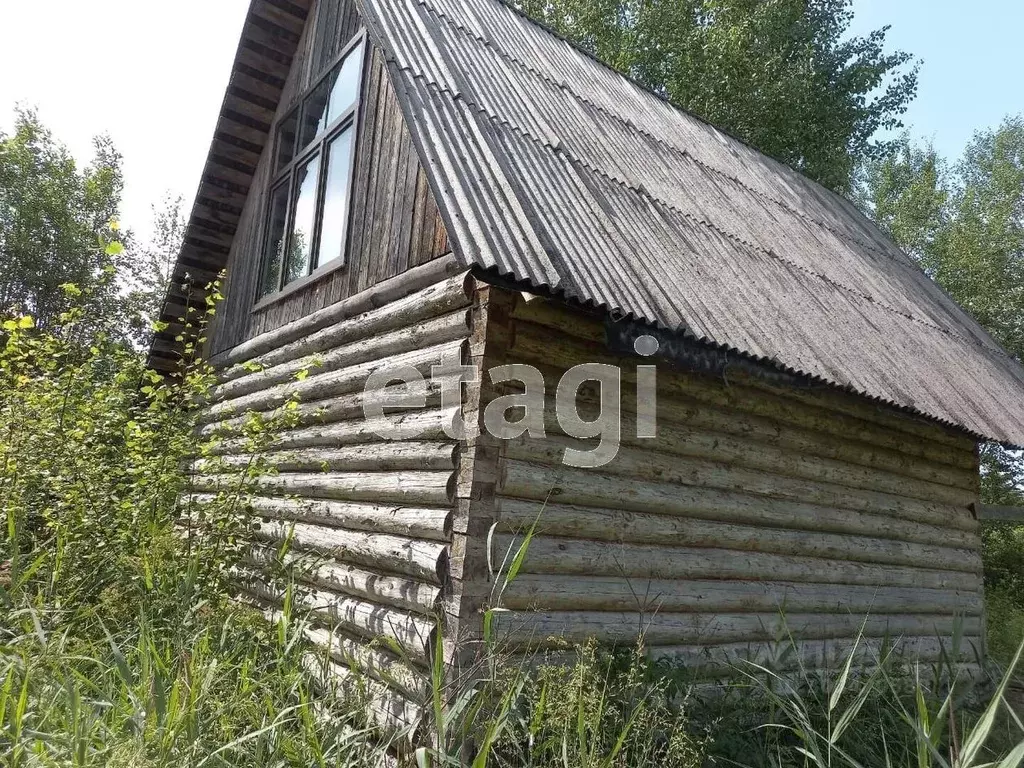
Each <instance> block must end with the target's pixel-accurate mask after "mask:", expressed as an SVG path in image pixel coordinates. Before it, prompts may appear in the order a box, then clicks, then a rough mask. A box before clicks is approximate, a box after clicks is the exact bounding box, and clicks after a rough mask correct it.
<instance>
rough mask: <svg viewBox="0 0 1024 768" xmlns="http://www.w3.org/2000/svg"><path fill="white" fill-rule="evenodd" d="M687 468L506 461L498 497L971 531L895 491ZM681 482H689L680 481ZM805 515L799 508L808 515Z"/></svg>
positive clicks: (947, 513)
mask: <svg viewBox="0 0 1024 768" xmlns="http://www.w3.org/2000/svg"><path fill="white" fill-rule="evenodd" d="M685 469H686V465H685V464H682V463H681V465H680V467H679V468H678V470H677V472H676V473H675V477H672V478H670V479H674V480H677V481H679V482H653V481H649V480H643V479H640V480H633V479H632V478H627V477H618V476H615V475H607V474H600V473H598V472H596V471H594V470H576V469H572V468H570V467H557V468H556V467H546V466H542V465H539V464H527V463H525V462H522V461H515V460H511V459H510V460H508V461H506V462H505V463H504V466H503V473H502V482H501V486H500V491H499V492H500V493H501V494H502V495H505V496H511V497H515V498H522V499H535V500H538V501H544V500H546V499H550V500H555V501H557V502H558V503H564V504H573V505H578V506H591V507H619V508H622V509H630V510H633V511H637V512H652V511H653V512H659V513H662V514H678V515H691V516H705V517H710V516H713V515H714V516H717V515H718V514H720V513H718V512H716V511H715V510H724V509H726V508H731V509H734V510H737V511H740V510H745V512H746V515H747V516H748V519H750V516H752V515H758V514H760V513H761V512H765V513H767V514H771V513H772V511H773V510H778V509H780V508H781V507H782V506H783V504H782V502H785V503H786V504H812V505H816V506H819V507H831V508H839V509H847V510H852V511H856V512H868V513H874V514H879V515H885V514H891V515H894V516H897V517H900V518H903V519H905V520H912V521H914V522H919V523H924V524H926V525H937V526H947V527H950V528H954V527H955V528H960V529H961V530H968V531H971V530H973V529H974V526H975V523H974V521H973V520H972V519H970V516H967V517H968V519H967V520H964V519H963V518H964V516H963V515H960V514H958V512H959V508H958V507H955V506H946V505H941V504H936V503H932V502H922V501H917V500H915V499H905V498H903V497H901V496H896V495H894V494H882V493H877V492H873V491H857V490H853V489H846V488H842V487H839V486H829V485H826V484H824V483H810V482H795V481H791V480H787V479H785V478H776V477H773V476H772V475H767V474H761V475H757V474H754V473H750V472H742V471H740V470H729V469H726V468H721V469H719V468H715V467H711V468H710V471H708V472H700V471H699V470H698V471H697V472H694V473H693V474H691V475H689V476H684V473H685ZM670 471H671V470H670ZM683 480H685V481H686V482H687V484H686V485H684V484H682V482H681V481H683ZM702 510H703V511H702ZM809 511H810V510H807V509H804V510H801V512H803V513H805V514H806V513H807V512H809ZM779 514H780V515H782V514H785V513H784V512H779Z"/></svg>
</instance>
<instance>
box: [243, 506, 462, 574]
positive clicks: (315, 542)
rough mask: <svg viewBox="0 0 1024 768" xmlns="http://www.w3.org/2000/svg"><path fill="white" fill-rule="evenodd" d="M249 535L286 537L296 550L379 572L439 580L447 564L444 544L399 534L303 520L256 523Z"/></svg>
mask: <svg viewBox="0 0 1024 768" xmlns="http://www.w3.org/2000/svg"><path fill="white" fill-rule="evenodd" d="M253 535H254V536H255V537H256V538H257V539H258V540H260V541H264V542H274V543H277V542H284V541H290V542H291V544H292V546H293V547H294V548H295V549H296V550H298V551H305V552H316V553H319V554H323V555H329V556H330V557H333V558H335V559H337V560H340V561H342V562H345V563H353V564H355V565H360V566H363V567H364V568H370V569H373V570H374V571H378V572H380V573H382V574H396V573H399V574H406V575H409V576H412V577H414V578H416V579H423V580H426V581H430V582H434V583H437V584H441V583H443V581H444V577H445V571H446V568H447V547H446V546H445V545H444V544H441V543H439V542H433V541H421V540H419V539H410V538H405V537H401V536H393V535H385V534H379V533H368V532H365V531H347V530H343V529H338V528H324V527H322V526H317V525H309V524H307V523H290V524H286V523H283V522H279V521H270V522H266V523H260V524H259V527H258V528H257V529H256V530H255V531H254V532H253Z"/></svg>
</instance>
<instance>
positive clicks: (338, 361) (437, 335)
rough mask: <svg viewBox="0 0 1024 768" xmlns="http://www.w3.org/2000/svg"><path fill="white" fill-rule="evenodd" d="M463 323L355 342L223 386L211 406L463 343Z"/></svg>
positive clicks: (424, 324) (459, 316)
mask: <svg viewBox="0 0 1024 768" xmlns="http://www.w3.org/2000/svg"><path fill="white" fill-rule="evenodd" d="M467 321H468V318H467V316H466V313H465V312H464V311H463V312H458V311H457V312H454V313H450V314H447V315H441V316H440V317H433V318H429V319H426V320H422V321H420V322H418V323H416V324H414V325H412V326H408V327H402V328H397V329H395V330H393V331H389V332H387V333H381V334H379V335H377V336H370V337H367V338H362V339H358V340H356V341H352V342H351V343H348V344H343V345H341V346H339V347H335V348H334V349H330V350H328V351H325V352H322V353H316V354H313V355H308V356H306V357H303V358H299V359H298V360H292V361H290V362H285V363H281V364H280V365H276V366H273V367H271V368H268V369H266V370H262V371H257V372H254V373H251V374H249V375H248V376H245V377H244V378H240V379H236V380H234V381H231V382H228V383H226V384H223V385H221V386H220V387H217V388H216V389H215V390H214V391H213V392H212V393H211V395H212V397H211V399H212V400H213V401H214V402H223V401H229V400H231V399H234V398H238V397H241V396H243V395H248V394H251V393H254V392H259V391H261V390H266V389H268V388H270V387H272V386H275V385H278V384H283V383H285V382H288V381H291V380H294V379H297V378H301V377H303V376H306V377H315V376H322V375H324V374H326V373H330V372H331V371H336V370H340V369H342V368H347V367H351V366H354V365H358V364H360V363H366V362H369V361H373V360H381V359H384V358H387V357H390V356H392V355H399V354H402V353H404V352H409V351H411V350H414V349H422V348H423V347H428V346H432V345H436V344H441V343H444V342H446V341H453V340H455V339H465V338H466V337H467V336H468V335H469V328H468V326H467Z"/></svg>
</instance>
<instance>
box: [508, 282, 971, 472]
mask: <svg viewBox="0 0 1024 768" xmlns="http://www.w3.org/2000/svg"><path fill="white" fill-rule="evenodd" d="M514 317H516V318H519V319H520V320H522V321H523V322H521V323H519V324H517V328H524V329H526V328H529V327H534V328H537V329H538V330H540V329H548V330H549V332H550V331H555V332H556V333H558V334H559V335H564V334H572V336H573V337H574V338H575V339H576V346H577V347H580V348H584V347H587V346H588V345H589V346H591V347H592V348H594V349H599V348H600V347H602V346H604V341H605V332H604V325H603V322H602V320H603V318H601V317H600V316H599V315H595V314H588V313H585V312H582V311H579V310H574V309H571V308H569V307H567V306H565V305H560V304H559V303H557V302H555V301H551V300H543V299H541V300H534V301H529V302H522V303H521V304H520V305H519V306H518V307H517V308H516V313H515V315H514ZM517 343H518V339H517ZM594 362H604V361H603V360H594ZM730 379H731V380H730V387H729V391H730V396H732V397H735V398H737V399H738V398H739V397H742V396H743V395H747V396H748V397H749V398H750V399H751V400H752V401H757V400H762V401H764V400H767V399H774V398H778V400H777V402H779V403H780V404H781V405H783V406H786V405H790V406H793V407H795V409H797V410H814V409H818V408H821V409H823V410H825V411H826V412H828V413H830V414H831V415H832V417H833V418H835V417H837V416H847V417H850V418H853V419H857V420H859V421H861V422H862V423H863V422H867V423H868V424H873V425H878V426H880V427H882V428H883V429H885V430H887V431H895V432H902V433H904V434H906V435H908V436H912V437H914V438H917V439H918V440H922V441H928V442H931V443H940V444H944V445H948V446H951V447H953V448H955V449H958V450H960V451H966V452H969V451H971V450H973V446H974V440H973V439H972V438H970V437H968V436H966V435H964V434H963V433H961V432H959V431H957V430H953V429H950V428H948V427H943V426H940V425H938V424H934V423H931V422H929V421H927V420H926V419H924V418H923V417H920V416H914V415H911V414H906V413H901V412H900V411H898V410H896V409H895V408H892V407H889V406H879V405H874V404H871V403H869V402H868V401H867V400H866V399H865V398H861V397H856V396H852V395H850V394H849V393H844V392H841V391H838V390H837V389H835V388H827V391H815V392H812V391H805V390H797V389H795V388H781V387H776V386H771V385H769V384H766V383H764V382H762V381H760V380H757V379H754V378H752V377H750V376H743V375H742V374H740V372H739V371H736V372H735V373H733V374H731V375H730ZM744 390H746V391H744ZM787 401H788V402H787ZM792 401H796V402H795V403H793V402H792Z"/></svg>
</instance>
